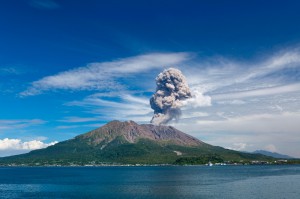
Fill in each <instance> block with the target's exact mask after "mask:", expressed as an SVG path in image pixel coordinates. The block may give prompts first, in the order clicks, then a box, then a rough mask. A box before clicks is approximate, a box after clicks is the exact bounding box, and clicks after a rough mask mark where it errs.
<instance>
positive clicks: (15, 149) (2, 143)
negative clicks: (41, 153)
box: [0, 138, 57, 157]
mask: <svg viewBox="0 0 300 199" xmlns="http://www.w3.org/2000/svg"><path fill="white" fill-rule="evenodd" d="M56 143H57V141H55V142H50V143H44V142H43V141H40V140H31V141H26V142H24V141H22V140H20V139H9V138H4V139H0V156H1V157H3V156H9V155H17V154H21V153H27V152H29V151H31V150H36V149H42V148H46V147H48V146H52V145H54V144H56Z"/></svg>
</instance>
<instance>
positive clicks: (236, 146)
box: [225, 143, 248, 151]
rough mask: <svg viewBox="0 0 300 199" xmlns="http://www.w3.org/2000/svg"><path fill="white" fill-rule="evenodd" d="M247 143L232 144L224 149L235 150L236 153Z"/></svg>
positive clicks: (244, 147)
mask: <svg viewBox="0 0 300 199" xmlns="http://www.w3.org/2000/svg"><path fill="white" fill-rule="evenodd" d="M247 145H248V144H247V143H233V144H232V146H231V147H225V148H227V149H231V150H236V151H243V150H245V149H246V147H247Z"/></svg>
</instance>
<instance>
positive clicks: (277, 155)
mask: <svg viewBox="0 0 300 199" xmlns="http://www.w3.org/2000/svg"><path fill="white" fill-rule="evenodd" d="M253 153H255V154H262V155H266V156H270V157H273V158H281V159H293V157H291V156H288V155H284V154H280V153H276V152H270V151H265V150H256V151H254V152H253Z"/></svg>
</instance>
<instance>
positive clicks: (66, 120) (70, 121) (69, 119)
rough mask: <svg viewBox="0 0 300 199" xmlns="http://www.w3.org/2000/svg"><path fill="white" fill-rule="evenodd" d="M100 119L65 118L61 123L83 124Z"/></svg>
mask: <svg viewBox="0 0 300 199" xmlns="http://www.w3.org/2000/svg"><path fill="white" fill-rule="evenodd" d="M97 120H98V118H96V117H75V116H72V117H65V118H64V119H62V120H59V121H60V122H66V123H83V122H93V121H97Z"/></svg>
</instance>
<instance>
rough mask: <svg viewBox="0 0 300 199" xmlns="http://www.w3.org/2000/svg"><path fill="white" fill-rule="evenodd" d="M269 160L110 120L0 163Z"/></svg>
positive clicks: (177, 133) (152, 127) (175, 133)
mask: <svg viewBox="0 0 300 199" xmlns="http://www.w3.org/2000/svg"><path fill="white" fill-rule="evenodd" d="M251 160H264V161H265V160H273V158H271V157H268V156H264V155H260V154H251V153H243V152H238V151H233V150H229V149H224V148H222V147H218V146H212V145H210V144H207V143H205V142H203V141H201V140H199V139H197V138H194V137H193V136H190V135H188V134H185V133H183V132H181V131H179V130H177V129H175V128H174V127H171V126H164V125H160V126H156V125H152V124H141V125H139V124H137V123H135V122H134V121H126V122H120V121H117V120H114V121H111V122H109V123H107V124H106V125H104V126H102V127H100V128H97V129H95V130H92V131H89V132H87V133H84V134H81V135H78V136H76V137H74V138H73V139H69V140H66V141H62V142H59V143H57V144H55V145H53V146H49V147H47V148H45V149H39V150H34V151H31V152H29V153H27V154H22V155H16V156H10V157H4V158H0V165H29V166H31V165H34V166H40V165H66V166H68V165H86V164H92V165H103V164H105V165H111V164H180V165H182V164H206V163H208V162H239V163H246V162H250V161H251Z"/></svg>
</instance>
